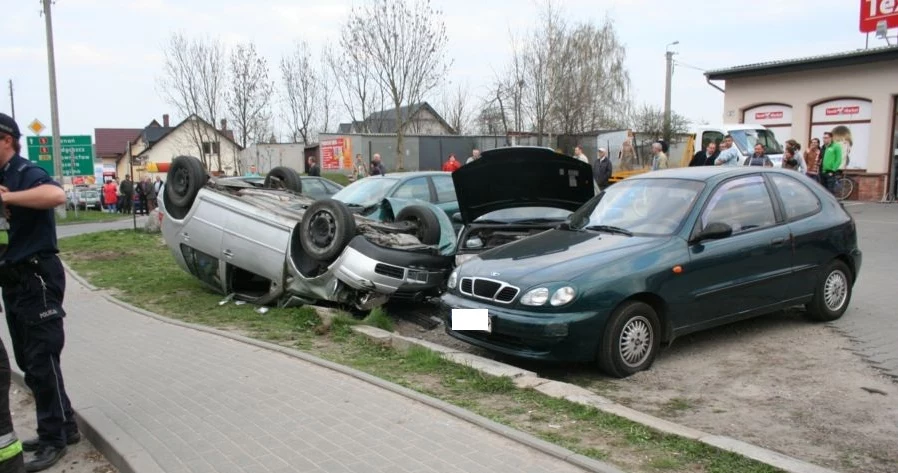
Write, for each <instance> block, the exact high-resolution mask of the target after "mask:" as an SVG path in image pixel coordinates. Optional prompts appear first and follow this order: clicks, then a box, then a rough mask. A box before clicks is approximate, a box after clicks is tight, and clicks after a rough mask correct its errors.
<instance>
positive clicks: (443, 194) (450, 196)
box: [433, 176, 458, 202]
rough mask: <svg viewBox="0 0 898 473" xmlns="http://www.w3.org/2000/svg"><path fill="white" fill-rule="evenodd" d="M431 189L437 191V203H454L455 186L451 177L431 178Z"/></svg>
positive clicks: (456, 198)
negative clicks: (433, 188)
mask: <svg viewBox="0 0 898 473" xmlns="http://www.w3.org/2000/svg"><path fill="white" fill-rule="evenodd" d="M433 187H435V188H436V190H437V202H455V201H456V200H458V197H456V196H455V184H454V183H453V182H452V176H433Z"/></svg>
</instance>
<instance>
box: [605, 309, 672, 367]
mask: <svg viewBox="0 0 898 473" xmlns="http://www.w3.org/2000/svg"><path fill="white" fill-rule="evenodd" d="M660 327H661V324H660V322H659V320H658V314H657V313H655V309H653V308H652V307H651V306H650V305H648V304H646V303H643V302H635V301H633V302H627V303H624V304H623V305H621V306H620V307H618V308H617V310H615V311H614V313H613V314H612V315H611V318H610V319H609V320H608V324H607V325H606V327H605V333H604V335H603V336H602V346H601V347H600V349H599V358H598V362H599V368H601V370H602V371H604V372H605V373H607V374H608V375H610V376H614V377H615V378H626V377H627V376H630V375H631V374H634V373H637V372H639V371H642V370H645V369H648V367H649V366H651V365H652V363H653V362H654V361H655V356H657V355H658V350H659V348H660V347H661V330H660Z"/></svg>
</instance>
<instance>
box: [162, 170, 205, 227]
mask: <svg viewBox="0 0 898 473" xmlns="http://www.w3.org/2000/svg"><path fill="white" fill-rule="evenodd" d="M208 179H209V175H208V174H207V173H206V169H205V168H204V167H203V163H202V162H201V161H200V160H199V159H197V158H194V157H193V156H178V157H176V158H175V159H173V160H172V163H171V167H170V168H169V170H168V176H167V179H166V183H165V193H164V194H163V196H162V198H163V200H164V201H165V210H166V212H167V213H168V214H169V215H171V216H172V217H173V218H176V219H181V218H184V217H186V216H187V213H188V212H189V211H190V206H191V205H193V200H194V199H196V195H197V194H198V193H199V192H200V189H201V188H202V187H203V186H204V185H206V181H207V180H208Z"/></svg>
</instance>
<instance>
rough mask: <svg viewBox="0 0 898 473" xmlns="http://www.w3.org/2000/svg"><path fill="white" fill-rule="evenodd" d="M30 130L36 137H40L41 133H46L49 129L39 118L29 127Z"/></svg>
mask: <svg viewBox="0 0 898 473" xmlns="http://www.w3.org/2000/svg"><path fill="white" fill-rule="evenodd" d="M28 129H29V130H31V131H33V132H34V134H35V135H40V134H41V132H42V131H44V130H46V129H47V128H46V127H45V126H44V124H43V123H41V121H40V120H38V119H37V118H35V119H34V121H32V122H31V123H30V124H29V125H28Z"/></svg>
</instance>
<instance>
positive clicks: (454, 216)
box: [452, 212, 462, 223]
mask: <svg viewBox="0 0 898 473" xmlns="http://www.w3.org/2000/svg"><path fill="white" fill-rule="evenodd" d="M452 223H462V220H461V212H455V213H454V214H452Z"/></svg>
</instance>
